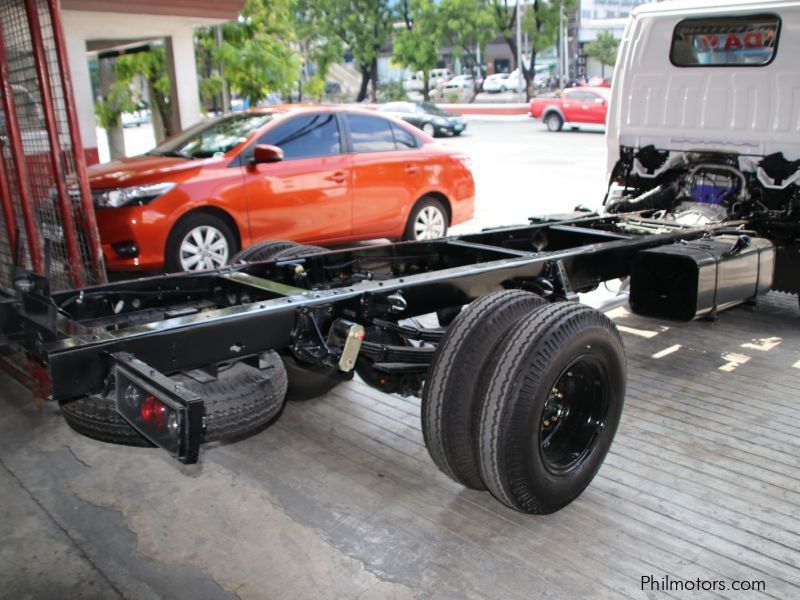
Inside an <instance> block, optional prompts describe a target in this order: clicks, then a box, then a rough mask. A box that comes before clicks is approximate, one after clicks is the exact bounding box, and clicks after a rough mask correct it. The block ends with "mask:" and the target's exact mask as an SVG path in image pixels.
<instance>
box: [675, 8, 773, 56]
mask: <svg viewBox="0 0 800 600" xmlns="http://www.w3.org/2000/svg"><path fill="white" fill-rule="evenodd" d="M780 26H781V20H780V19H779V18H778V17H777V16H775V15H746V16H742V17H709V18H702V19H686V20H684V21H681V22H680V23H678V24H677V25H676V26H675V31H674V32H673V34H672V47H671V48H670V55H669V58H670V60H671V61H672V64H673V65H675V66H677V67H726V66H750V67H760V66H763V65H767V64H769V63H770V62H772V59H773V58H775V51H776V49H777V47H778V34H779V32H780Z"/></svg>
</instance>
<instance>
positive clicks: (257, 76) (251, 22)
mask: <svg viewBox="0 0 800 600" xmlns="http://www.w3.org/2000/svg"><path fill="white" fill-rule="evenodd" d="M293 14H294V13H293V4H292V2H291V0H247V2H246V3H245V5H244V9H243V10H242V13H241V16H240V19H239V21H238V22H236V23H226V24H225V25H223V26H222V45H221V46H218V47H215V48H214V49H213V52H212V55H213V57H214V59H215V60H217V61H220V60H221V61H223V62H224V64H225V78H226V79H227V81H228V83H229V84H230V88H231V91H234V92H236V93H238V94H239V95H240V96H242V97H243V98H247V99H248V100H250V102H251V103H252V104H255V103H257V102H258V101H260V100H261V99H262V98H264V97H265V96H266V95H267V94H268V93H270V92H278V93H281V94H286V93H288V92H289V90H290V89H291V87H292V86H293V85H294V83H295V82H296V81H297V80H298V79H299V77H300V66H301V65H300V59H299V58H298V56H297V53H296V52H295V49H294V48H293V42H295V41H296V35H295V31H294V27H293V24H294V20H293ZM212 35H213V34H212Z"/></svg>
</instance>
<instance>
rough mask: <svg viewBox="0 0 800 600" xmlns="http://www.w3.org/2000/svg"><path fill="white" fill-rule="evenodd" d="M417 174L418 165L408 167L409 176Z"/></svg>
mask: <svg viewBox="0 0 800 600" xmlns="http://www.w3.org/2000/svg"><path fill="white" fill-rule="evenodd" d="M416 172H417V167H416V165H406V173H408V174H409V175H413V174H414V173H416Z"/></svg>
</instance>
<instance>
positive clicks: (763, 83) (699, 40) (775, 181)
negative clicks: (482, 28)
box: [606, 0, 800, 292]
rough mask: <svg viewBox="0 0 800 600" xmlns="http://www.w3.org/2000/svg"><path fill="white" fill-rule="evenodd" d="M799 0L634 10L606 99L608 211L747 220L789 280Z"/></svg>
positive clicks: (799, 171)
mask: <svg viewBox="0 0 800 600" xmlns="http://www.w3.org/2000/svg"><path fill="white" fill-rule="evenodd" d="M799 58H800V1H799V0H783V1H781V0H778V1H771V2H764V1H753V0H738V1H737V0H725V1H715V0H704V1H700V2H698V1H696V0H695V1H691V2H688V1H668V2H658V3H654V4H648V5H643V6H640V7H639V8H637V9H636V10H634V12H633V14H632V16H631V18H630V20H629V22H628V25H627V27H626V29H625V33H624V35H623V38H622V42H621V44H620V49H619V56H618V59H617V68H616V74H615V77H614V84H613V88H612V99H611V103H610V105H609V110H608V117H607V125H606V139H607V143H608V174H609V182H610V183H609V193H608V196H607V197H606V211H607V212H611V213H614V212H625V211H630V210H644V209H652V210H654V211H656V214H658V216H661V217H665V218H671V219H674V220H677V221H679V222H680V223H685V224H702V223H710V222H720V221H728V220H730V221H735V220H737V219H747V220H748V221H749V222H750V223H751V224H754V225H755V228H756V229H757V230H758V232H759V233H760V234H761V235H766V236H767V237H770V238H771V239H772V240H773V242H775V244H776V246H777V247H778V250H779V252H778V265H777V267H776V273H775V288H776V289H783V290H785V291H794V292H798V291H800V290H799V289H795V288H797V287H798V283H796V282H797V281H798V280H800V278H798V277H796V275H794V276H792V275H793V273H792V272H794V273H796V272H797V271H798V269H800V60H798V59H799Z"/></svg>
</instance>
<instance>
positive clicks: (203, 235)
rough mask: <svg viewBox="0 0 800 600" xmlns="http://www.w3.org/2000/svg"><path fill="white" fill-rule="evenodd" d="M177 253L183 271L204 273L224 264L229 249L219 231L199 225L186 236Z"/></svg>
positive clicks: (225, 239) (226, 260)
mask: <svg viewBox="0 0 800 600" xmlns="http://www.w3.org/2000/svg"><path fill="white" fill-rule="evenodd" d="M178 253H179V256H178V259H179V260H180V263H181V268H182V269H183V270H184V271H204V270H206V269H215V268H217V267H221V266H222V265H224V264H226V263H227V262H228V256H230V248H229V244H228V240H227V238H226V237H225V235H224V234H223V233H222V232H221V231H220V230H219V229H217V228H216V227H212V226H211V225H201V226H200V227H195V228H194V229H192V230H190V231H189V232H188V233H187V234H186V236H185V237H184V238H183V241H181V246H180V249H179V250H178Z"/></svg>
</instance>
